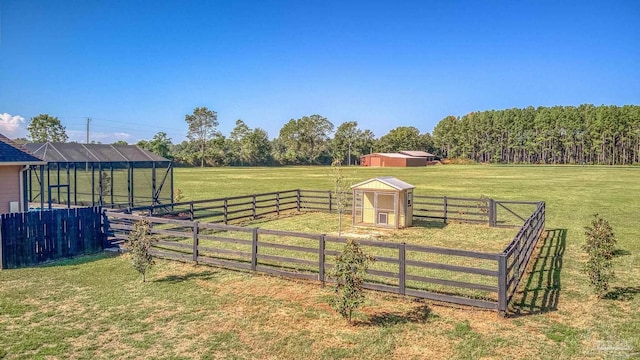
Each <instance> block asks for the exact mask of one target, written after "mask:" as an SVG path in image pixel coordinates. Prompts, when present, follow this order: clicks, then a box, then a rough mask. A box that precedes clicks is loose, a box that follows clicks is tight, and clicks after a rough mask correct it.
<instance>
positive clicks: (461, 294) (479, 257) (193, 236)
mask: <svg viewBox="0 0 640 360" xmlns="http://www.w3.org/2000/svg"><path fill="white" fill-rule="evenodd" d="M282 194H285V195H284V196H282ZM309 194H311V195H309ZM270 196H275V199H276V204H279V206H278V209H279V210H280V211H283V210H282V208H281V207H280V206H282V205H283V203H282V202H277V200H278V199H280V200H282V199H283V197H284V198H285V199H284V200H285V206H284V208H286V209H297V210H300V211H304V210H315V211H333V208H332V206H331V196H332V195H331V193H329V192H319V191H309V190H291V191H287V192H278V193H269V194H258V195H251V196H250V197H246V196H244V197H234V198H226V199H216V201H222V202H223V204H226V207H223V209H229V208H230V207H229V204H230V202H231V201H237V202H236V203H234V204H236V206H246V205H249V204H250V205H251V207H250V208H248V209H247V208H243V209H242V210H239V211H238V212H239V213H242V211H244V212H247V211H250V214H248V215H247V214H244V215H242V216H243V217H247V216H251V217H253V218H255V217H256V216H259V214H260V212H258V211H257V209H260V208H259V207H258V206H257V204H261V203H265V202H267V203H268V202H269V201H274V200H273V199H271V200H264V199H265V198H267V199H269V197H270ZM247 198H250V199H251V201H250V202H248V201H246V199H247ZM422 198H423V199H428V200H429V201H430V202H431V203H430V204H421V206H441V205H442V204H440V203H439V202H438V203H436V201H438V200H442V201H443V205H442V208H441V211H442V213H441V214H442V216H435V215H424V216H429V218H433V219H440V220H443V221H464V222H467V221H468V222H477V223H484V221H485V220H484V218H486V219H487V220H486V221H492V222H493V223H494V226H495V225H496V224H497V223H498V220H497V216H495V215H488V214H491V212H490V211H489V209H492V208H493V209H495V208H496V207H497V206H504V207H505V208H509V206H512V205H514V204H515V205H529V206H530V205H532V204H535V205H536V209H535V211H534V213H533V214H531V215H530V216H529V217H528V218H526V219H525V221H524V225H523V226H522V228H521V229H520V230H519V232H518V234H517V235H516V237H515V238H514V239H513V240H512V241H511V242H510V243H509V245H508V246H507V247H506V248H505V250H504V251H503V252H502V253H499V254H494V253H483V252H476V251H467V250H458V249H448V248H437V247H429V246H418V245H411V244H405V243H400V244H398V243H389V242H380V241H371V240H359V241H358V242H359V244H361V245H362V246H363V247H365V250H366V251H367V253H369V254H371V255H372V256H374V258H375V259H376V262H375V263H374V265H373V266H372V268H371V269H369V271H368V275H367V276H368V277H367V279H366V284H365V287H366V288H369V289H372V290H378V291H386V292H392V293H397V294H403V295H410V296H414V297H419V298H425V299H431V300H438V301H445V302H450V303H455V304H461V305H470V306H476V307H482V308H489V309H495V310H498V311H499V312H500V313H501V314H505V313H506V311H507V310H508V306H509V303H510V302H511V300H512V297H513V294H514V293H515V291H516V288H517V286H518V284H519V282H520V280H521V278H522V276H523V275H524V270H525V269H526V266H527V263H528V262H529V259H530V258H531V255H532V253H533V249H534V248H535V246H536V244H537V241H538V239H539V238H540V236H541V234H542V231H543V230H544V221H545V205H544V202H507V201H501V202H496V201H494V200H492V199H466V198H446V197H422ZM260 199H262V200H260ZM294 199H295V200H294ZM323 199H326V200H328V201H323ZM211 202H212V201H211V200H207V201H206V202H201V203H211ZM424 202H428V201H424ZM465 202H467V204H465ZM471 202H472V203H473V204H475V206H476V207H471V205H470V204H469V203H471ZM479 203H482V204H483V205H481V206H480V207H478V204H479ZM189 204H191V203H189ZM196 204H197V203H196ZM432 204H435V205H432ZM449 204H453V206H449ZM463 205H467V206H468V207H464V206H463ZM254 206H255V208H256V211H254V210H253V209H254ZM262 206H265V207H264V208H268V207H269V206H275V205H273V204H271V205H262ZM206 207H208V206H206ZM447 208H449V209H451V210H450V211H448V210H447ZM190 209H193V210H194V211H193V212H190V213H189V219H188V220H181V219H175V218H162V217H149V216H141V215H133V214H126V213H115V212H106V213H105V214H106V215H105V219H106V223H105V229H108V231H109V235H110V236H111V237H112V238H114V239H117V240H122V239H125V238H126V237H127V236H128V234H129V232H130V231H131V230H132V229H133V223H134V222H136V221H139V220H141V219H146V220H148V221H149V222H150V224H151V230H150V231H151V233H152V234H154V235H155V236H157V237H158V241H157V242H156V243H155V245H154V248H153V254H154V255H155V256H159V257H163V258H168V259H174V260H180V261H189V262H196V263H203V264H209V265H216V266H223V267H227V268H233V269H245V270H251V271H259V272H264V273H269V274H274V275H280V276H287V277H296V278H304V279H311V280H319V281H320V282H322V283H323V284H324V283H325V282H327V281H331V279H330V278H328V277H327V273H328V271H329V270H330V269H331V268H332V267H333V262H332V261H333V260H332V259H333V258H334V256H336V255H338V254H339V253H340V251H341V249H342V246H343V245H344V243H345V242H346V241H347V240H346V239H344V238H336V237H332V236H327V235H322V234H309V233H302V232H292V231H281V230H270V229H259V228H249V227H243V226H234V225H227V224H223V223H221V222H223V221H225V220H226V221H227V222H228V221H231V218H232V217H230V216H229V215H233V213H232V211H227V212H223V213H222V214H218V215H217V216H218V217H222V221H221V220H220V219H219V218H218V222H217V223H214V222H199V221H195V220H192V219H191V218H192V216H191V214H194V213H196V212H197V211H202V210H203V209H202V208H199V209H198V210H195V208H193V205H190ZM460 209H463V210H460ZM468 209H472V210H471V211H469V210H468ZM485 209H486V210H487V212H485V211H483V210H485ZM205 210H206V209H205ZM452 214H456V216H452V217H450V216H448V215H452ZM493 214H497V213H496V212H493ZM473 216H476V217H478V218H479V219H475V218H473ZM518 216H520V215H518ZM469 220H471V221H469ZM327 256H329V258H328V257H327Z"/></svg>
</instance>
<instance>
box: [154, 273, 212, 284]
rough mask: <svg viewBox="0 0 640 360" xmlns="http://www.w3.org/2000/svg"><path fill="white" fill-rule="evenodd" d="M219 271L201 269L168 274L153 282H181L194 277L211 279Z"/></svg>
mask: <svg viewBox="0 0 640 360" xmlns="http://www.w3.org/2000/svg"><path fill="white" fill-rule="evenodd" d="M216 273H217V271H201V272H190V273H188V274H184V275H167V276H165V277H163V278H160V279H155V280H153V282H166V283H179V282H183V281H188V280H192V279H200V280H210V279H211V278H213V275H214V274H216Z"/></svg>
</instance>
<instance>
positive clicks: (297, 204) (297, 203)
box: [296, 189, 300, 212]
mask: <svg viewBox="0 0 640 360" xmlns="http://www.w3.org/2000/svg"><path fill="white" fill-rule="evenodd" d="M296 208H297V210H298V212H300V189H298V190H296Z"/></svg>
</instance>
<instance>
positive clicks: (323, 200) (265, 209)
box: [126, 189, 538, 227]
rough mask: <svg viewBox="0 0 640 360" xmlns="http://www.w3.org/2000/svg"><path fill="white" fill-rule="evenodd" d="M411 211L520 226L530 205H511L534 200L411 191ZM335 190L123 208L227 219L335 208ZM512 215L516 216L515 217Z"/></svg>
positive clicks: (349, 200)
mask: <svg viewBox="0 0 640 360" xmlns="http://www.w3.org/2000/svg"><path fill="white" fill-rule="evenodd" d="M352 195H353V194H351V193H349V194H348V196H347V201H346V204H345V207H344V209H343V210H344V212H345V213H348V214H350V213H351V212H352V200H353V199H352ZM413 199H414V205H413V217H414V218H417V219H422V220H437V221H443V222H445V223H447V222H461V223H471V224H488V225H489V226H492V227H496V226H497V227H520V226H521V221H524V220H525V218H526V217H528V216H529V215H530V213H531V211H530V209H526V208H525V209H520V208H515V207H517V206H521V205H525V206H526V205H529V206H530V205H535V204H537V203H538V202H531V201H496V200H494V199H491V198H465V197H447V196H424V195H415V194H414V196H413ZM337 205H338V204H337V202H336V194H335V192H333V191H330V190H307V189H295V190H286V191H278V192H270V193H261V194H254V195H240V196H232V197H226V198H215V199H207V200H195V201H188V202H178V203H173V204H164V205H154V206H142V207H135V208H128V209H127V210H126V212H127V213H134V212H135V213H146V214H147V215H148V216H154V215H157V216H171V217H174V218H178V219H182V220H191V221H195V220H201V219H206V221H207V222H213V223H223V224H229V223H233V222H238V221H243V220H255V219H257V218H259V217H262V216H265V215H270V214H277V215H279V214H280V212H283V211H289V210H296V211H325V212H335V211H337V210H338V206H337ZM514 219H515V221H514Z"/></svg>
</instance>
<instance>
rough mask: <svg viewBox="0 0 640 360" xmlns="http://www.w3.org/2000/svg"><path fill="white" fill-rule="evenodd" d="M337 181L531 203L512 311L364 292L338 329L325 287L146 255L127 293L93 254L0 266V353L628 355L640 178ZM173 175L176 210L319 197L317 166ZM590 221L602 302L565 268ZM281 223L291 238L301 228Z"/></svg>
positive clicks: (612, 170) (638, 251)
mask: <svg viewBox="0 0 640 360" xmlns="http://www.w3.org/2000/svg"><path fill="white" fill-rule="evenodd" d="M349 173H350V174H351V176H352V177H353V178H354V181H355V182H359V181H362V180H366V179H368V178H371V177H375V176H380V175H392V176H396V177H398V178H400V179H402V180H405V181H407V182H409V183H411V184H414V185H415V186H416V193H417V194H421V195H422V194H424V195H427V194H432V195H447V196H465V197H480V196H481V195H484V196H486V197H491V198H494V199H513V200H544V201H546V204H547V229H548V230H550V236H549V237H548V238H547V239H546V240H545V241H544V242H543V243H542V244H541V245H542V247H541V249H540V253H539V256H537V257H536V258H533V259H532V264H531V267H532V270H533V272H532V274H531V276H529V277H528V278H526V279H525V281H524V283H523V286H524V288H523V292H522V293H520V294H519V295H517V298H516V309H517V310H518V311H519V315H517V316H514V317H511V318H507V319H502V318H499V317H498V315H497V314H496V313H495V312H491V311H483V310H477V309H471V308H465V307H455V306H448V305H443V304H435V303H430V302H420V301H414V300H412V299H408V298H407V299H405V298H401V297H397V296H393V295H386V294H378V293H369V294H368V299H367V302H366V304H365V306H364V308H363V309H362V313H361V314H360V315H359V317H358V319H357V320H358V322H357V324H356V325H355V326H349V325H347V324H345V323H344V322H343V321H342V320H341V319H340V318H339V317H338V316H337V315H336V314H335V312H333V311H332V310H331V309H330V307H329V306H328V305H327V304H326V300H327V298H328V296H329V295H330V294H331V292H330V290H329V289H323V288H321V287H320V286H319V285H318V284H316V283H308V282H303V281H294V280H288V279H280V278H276V277H269V276H264V275H252V274H249V273H244V272H236V271H228V270H223V269H217V268H210V267H206V266H193V265H189V264H181V263H177V262H171V261H159V262H158V265H157V267H156V268H154V269H153V270H152V272H151V273H150V274H149V278H150V281H149V282H148V283H145V284H143V283H141V282H140V279H139V278H138V277H137V276H136V274H135V273H134V272H133V270H132V269H131V267H130V265H129V263H128V260H127V258H126V256H110V255H99V256H94V257H84V258H80V259H75V260H71V261H66V262H59V263H56V264H54V266H46V267H37V268H31V269H20V270H9V271H7V270H4V271H1V272H0V358H2V357H3V356H4V357H5V358H8V359H13V358H95V357H98V358H123V357H127V358H274V359H275V358H296V359H298V358H319V359H323V358H326V359H333V358H362V359H369V358H402V359H407V358H416V359H421V358H470V359H471V358H481V357H487V358H572V357H576V358H591V357H592V358H604V357H613V356H616V355H628V354H630V353H636V355H635V356H639V355H638V353H639V352H640V310H638V309H639V308H640V278H639V277H638V274H640V225H638V214H640V168H637V167H596V166H589V167H581V166H484V165H477V166H454V165H449V166H433V167H426V168H404V169H403V168H398V169H390V168H388V169H371V168H353V169H349ZM175 177H176V178H175V184H176V188H180V189H181V190H182V192H183V193H184V194H185V200H190V199H194V200H195V199H206V198H213V197H223V196H232V195H242V194H251V193H260V192H270V191H276V190H285V189H295V188H303V189H326V190H328V189H330V188H331V178H330V177H329V169H328V168H326V167H283V168H207V169H198V168H196V169H176V172H175ZM595 213H598V214H600V215H601V216H603V217H604V218H606V219H608V220H609V221H610V222H611V224H612V226H613V228H614V231H615V233H616V235H617V238H618V251H617V254H618V255H617V256H616V257H615V259H614V263H615V271H616V274H617V277H616V279H615V280H614V282H613V283H612V289H611V290H612V291H611V294H610V299H607V300H597V299H596V298H595V296H593V295H592V294H591V292H590V289H589V287H588V283H587V279H586V277H585V275H584V274H582V272H581V267H582V264H583V263H584V261H585V255H584V253H583V251H582V250H581V245H582V243H583V241H584V235H583V233H584V226H586V225H588V224H589V221H590V219H591V216H592V215H593V214H595ZM290 219H291V220H285V221H291V222H293V223H292V224H289V226H290V228H291V230H296V229H297V230H299V231H307V229H308V228H310V227H315V226H314V225H313V221H311V220H308V221H304V222H298V223H296V221H297V220H295V217H291V218H290ZM318 221H320V222H321V223H322V226H325V227H328V226H329V225H327V221H321V219H320V218H318ZM260 226H261V227H266V226H270V225H266V224H262V225H260ZM447 228H448V227H447ZM453 230H455V228H454V227H451V230H449V231H453ZM325 231H326V230H325ZM473 231H474V230H468V231H467V230H463V231H462V233H456V235H464V234H467V235H472V233H473ZM445 235H446V234H445ZM391 237H392V238H393V235H391ZM390 240H394V239H390ZM433 241H434V242H439V243H443V242H445V243H446V241H447V239H446V237H442V238H437V237H436V236H434V240H433ZM438 246H439V245H438ZM487 246H492V245H490V244H488V245H487ZM607 348H608V349H610V350H609V351H607V350H605V349H607ZM616 348H617V349H619V350H616V351H617V352H616V351H614V350H612V349H616Z"/></svg>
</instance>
